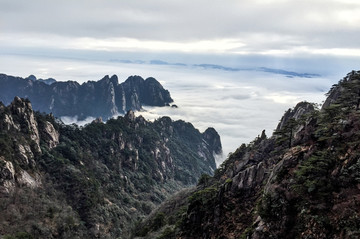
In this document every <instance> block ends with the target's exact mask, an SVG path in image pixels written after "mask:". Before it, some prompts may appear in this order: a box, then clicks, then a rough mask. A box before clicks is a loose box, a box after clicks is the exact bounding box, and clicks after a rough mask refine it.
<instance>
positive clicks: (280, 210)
mask: <svg viewBox="0 0 360 239" xmlns="http://www.w3.org/2000/svg"><path fill="white" fill-rule="evenodd" d="M359 92H360V72H351V73H350V74H349V75H348V76H347V77H345V78H344V79H343V80H341V81H340V82H339V84H338V85H335V86H334V88H332V89H331V90H330V92H329V94H328V95H329V98H328V99H327V101H326V102H328V103H327V106H324V107H323V108H322V109H321V110H317V109H314V107H313V104H309V103H306V102H301V103H299V104H298V105H296V106H295V107H294V108H293V109H289V110H288V111H287V112H286V113H285V115H284V116H283V117H282V119H281V121H280V123H279V125H278V127H277V130H276V131H275V134H274V135H273V136H272V137H270V138H267V137H266V136H265V134H264V132H263V134H261V136H260V137H257V138H256V139H255V140H254V141H252V142H251V143H250V144H248V145H245V144H243V145H241V146H240V147H239V148H238V149H237V150H236V151H235V152H234V153H232V154H231V155H230V156H229V157H228V159H227V160H225V161H224V163H223V164H222V165H221V166H220V167H219V168H218V169H217V170H216V171H215V174H214V177H209V176H203V177H201V179H200V180H199V182H198V185H197V187H196V188H194V189H193V190H194V191H188V192H184V194H185V195H184V194H182V196H181V202H182V203H180V204H179V205H177V204H175V203H174V204H173V205H174V206H173V207H172V208H171V209H169V207H168V204H169V203H168V202H165V203H164V204H163V205H162V206H160V207H159V208H158V209H157V210H156V213H154V214H152V215H151V216H150V217H149V218H147V219H146V220H145V221H144V222H143V223H141V224H140V225H139V227H138V230H136V232H135V233H134V234H135V236H136V237H137V238H151V237H159V238H182V239H184V238H253V239H262V238H264V239H265V238H359V237H360V230H359V225H360V214H359V212H360V180H359V176H360V174H359V172H360V170H359V169H360V160H359V154H358V152H359V150H360V135H359V133H358V132H359V129H360V118H359V110H360V109H359V103H360V94H359ZM175 198H179V197H178V196H175ZM170 200H173V199H170ZM171 202H174V201H171ZM160 216H161V217H160ZM159 218H161V221H160V222H161V223H159Z"/></svg>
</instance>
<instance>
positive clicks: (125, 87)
mask: <svg viewBox="0 0 360 239" xmlns="http://www.w3.org/2000/svg"><path fill="white" fill-rule="evenodd" d="M15 96H18V97H22V98H27V99H29V100H30V101H31V102H32V105H33V108H34V110H38V111H40V112H45V113H52V114H53V115H54V116H56V117H61V116H72V117H75V116H77V117H78V119H79V120H82V119H85V118H86V117H89V116H91V117H95V118H97V117H102V118H104V119H108V118H109V117H111V116H113V115H115V114H119V113H120V114H125V113H126V112H127V111H128V110H140V109H141V107H142V105H150V106H165V105H169V103H171V102H173V100H172V99H171V97H170V93H169V91H167V90H165V89H164V88H163V87H162V85H161V84H160V83H159V82H158V81H157V80H156V79H154V78H152V77H150V78H147V79H146V80H144V79H143V78H141V77H140V76H131V77H129V78H128V79H127V80H126V81H125V82H123V83H121V84H119V82H118V77H117V76H116V75H113V76H112V77H109V76H105V77H104V78H103V79H101V80H99V81H88V82H86V83H83V84H82V85H80V84H79V83H77V82H74V81H67V82H56V81H55V80H54V79H51V78H50V79H47V80H42V79H36V77H35V76H29V77H28V78H25V79H23V78H20V77H13V76H8V75H5V74H0V101H2V102H3V103H4V104H5V105H7V104H10V103H11V101H12V100H13V98H14V97H15Z"/></svg>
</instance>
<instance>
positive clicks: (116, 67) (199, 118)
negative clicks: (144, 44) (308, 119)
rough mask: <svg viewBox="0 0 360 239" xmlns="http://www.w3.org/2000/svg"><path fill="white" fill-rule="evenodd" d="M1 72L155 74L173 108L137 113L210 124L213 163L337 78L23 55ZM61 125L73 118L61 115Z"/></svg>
mask: <svg viewBox="0 0 360 239" xmlns="http://www.w3.org/2000/svg"><path fill="white" fill-rule="evenodd" d="M0 65H2V69H0V70H1V72H2V73H5V74H9V75H15V76H21V77H27V76H28V75H30V74H34V75H35V76H36V77H38V78H43V79H46V78H50V77H51V78H55V79H56V80H58V81H67V80H73V81H78V82H79V83H83V82H86V81H89V80H92V81H96V80H99V79H101V78H102V77H104V75H110V76H111V75H113V74H116V75H118V77H119V82H122V81H125V80H126V79H127V77H128V76H130V75H140V76H142V77H143V78H147V77H154V78H156V79H157V80H158V81H159V82H160V83H161V84H162V85H163V86H164V88H165V89H168V90H169V91H170V93H171V96H172V98H173V99H174V104H176V105H177V106H178V108H173V107H149V106H144V111H142V112H138V113H137V114H138V115H143V116H144V117H145V118H147V119H149V120H153V119H156V118H159V117H161V116H165V115H166V116H170V117H171V118H172V119H173V120H177V119H182V120H185V121H188V122H191V123H192V124H193V125H194V126H195V127H196V128H198V129H199V130H200V131H201V132H203V131H204V130H206V128H207V127H214V128H215V129H216V130H217V131H218V132H219V134H220V136H221V140H222V145H223V151H224V155H223V157H222V158H221V159H219V160H218V162H217V163H218V164H219V163H221V161H222V160H223V159H224V158H225V157H226V156H227V155H228V153H229V152H233V151H235V150H236V148H237V147H239V146H240V145H241V144H242V143H249V142H251V141H252V140H253V139H254V138H255V137H256V136H258V135H259V134H261V131H262V130H263V129H265V130H266V134H267V135H268V136H271V134H272V132H273V130H274V129H275V128H276V126H277V124H278V122H279V120H280V119H281V116H282V115H283V114H284V112H285V111H286V110H287V109H288V108H291V107H294V106H295V105H296V103H298V102H300V101H304V100H306V101H309V102H315V103H321V102H322V101H323V100H324V99H325V96H324V94H325V93H326V92H327V91H328V90H329V88H330V87H331V85H332V84H334V83H337V81H338V80H339V78H338V76H326V77H321V76H318V77H315V78H302V77H288V76H286V75H282V74H274V73H270V72H261V71H252V70H249V71H247V70H241V71H224V70H221V69H207V68H201V67H195V66H193V65H187V66H185V65H152V64H132V63H131V64H130V63H121V62H113V61H85V60H77V59H53V58H41V57H36V58H35V57H31V56H29V57H24V56H21V57H20V56H6V57H5V56H0ZM62 120H63V121H64V122H65V123H67V124H71V123H80V124H85V123H87V121H83V122H78V121H77V119H76V117H72V118H71V117H63V118H62ZM89 120H92V119H89Z"/></svg>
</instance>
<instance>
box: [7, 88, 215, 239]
mask: <svg viewBox="0 0 360 239" xmlns="http://www.w3.org/2000/svg"><path fill="white" fill-rule="evenodd" d="M54 84H55V83H54ZM219 152H221V142H220V138H219V135H218V134H217V133H216V131H215V130H214V129H212V128H211V129H208V130H207V131H206V132H204V133H200V132H199V131H198V130H197V129H195V128H194V127H193V126H192V125H191V124H190V123H186V122H184V121H172V120H171V119H170V118H169V117H163V118H160V119H158V120H156V121H155V122H149V121H147V120H145V119H144V118H143V117H141V116H139V117H135V115H134V112H132V111H129V112H128V113H127V114H126V115H125V116H124V117H118V118H117V119H110V120H108V121H107V122H106V123H103V122H102V121H100V120H96V121H94V122H93V123H91V124H88V125H87V126H85V127H81V128H79V127H77V126H74V125H70V126H69V125H64V124H62V123H61V122H59V121H58V120H56V119H55V118H54V116H53V115H45V114H40V113H34V112H33V110H32V106H31V103H30V102H29V101H28V100H24V99H21V98H19V97H15V99H14V101H13V102H12V103H11V104H10V105H9V106H4V105H3V104H0V238H2V237H3V236H4V235H7V236H8V237H9V238H12V237H11V235H12V236H14V237H16V238H129V233H130V231H131V230H132V228H133V225H134V224H135V222H136V221H137V220H139V219H140V218H142V217H144V215H147V214H149V213H150V212H151V210H152V209H153V208H154V207H155V206H156V205H158V204H160V203H161V202H162V201H163V200H164V199H165V198H166V197H167V196H169V195H170V194H171V193H173V192H175V191H177V190H179V189H181V188H184V187H187V186H189V185H192V184H195V183H196V181H197V180H198V178H199V177H200V175H201V174H203V173H207V174H213V172H214V170H215V168H216V165H215V159H214V155H215V154H217V153H219Z"/></svg>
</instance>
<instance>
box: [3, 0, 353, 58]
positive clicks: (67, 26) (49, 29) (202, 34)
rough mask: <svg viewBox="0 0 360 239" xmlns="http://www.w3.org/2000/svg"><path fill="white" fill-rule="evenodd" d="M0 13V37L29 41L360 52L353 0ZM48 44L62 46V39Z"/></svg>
mask: <svg viewBox="0 0 360 239" xmlns="http://www.w3.org/2000/svg"><path fill="white" fill-rule="evenodd" d="M0 13H1V14H0V24H1V25H0V32H1V34H2V35H4V34H5V35H8V36H12V37H13V38H16V37H21V38H24V39H25V40H26V37H27V36H31V37H30V40H31V39H34V38H40V39H41V38H44V36H61V37H62V38H65V39H68V40H69V41H71V39H73V38H80V37H87V38H90V39H103V40H106V39H118V38H131V39H137V40H140V41H160V42H182V43H192V42H196V41H203V40H215V39H232V40H234V41H238V42H239V43H242V44H244V46H243V47H235V48H234V49H231V50H230V52H234V51H240V52H242V53H244V52H245V53H259V52H260V53H262V52H266V51H269V50H282V51H293V50H294V49H300V50H304V48H306V49H307V50H308V51H310V52H311V51H312V50H313V49H331V48H350V49H352V48H355V49H358V50H359V48H360V46H359V43H358V40H357V39H360V17H359V16H360V4H359V3H358V2H357V1H350V0H343V1H340V0H338V1H335V0H332V1H325V0H312V1H284V0H277V1H274V0H272V1H271V0H263V1H261V0H258V1H250V0H246V1H236V0H229V1H220V0H214V1H207V0H195V1H191V2H190V1H188V2H184V1H177V0H174V1H164V0H151V1H140V0H133V1H118V0H107V1H100V0H76V1H63V0H61V1H60V0H52V1H46V0H32V1H26V0H18V1H11V0H1V1H0ZM10 38H11V37H10ZM50 40H51V39H50ZM53 40H54V41H59V42H57V43H56V44H55V46H56V45H59V46H61V40H59V39H57V38H56V37H54V38H53ZM63 42H64V41H63ZM3 43H4V42H3ZM29 44H30V45H31V42H30V43H29ZM103 44H104V45H106V44H107V43H106V41H105V42H104V43H103ZM139 45H141V43H140V44H139ZM53 47H54V46H53ZM214 48H216V45H214ZM174 50H176V49H174ZM214 50H215V49H214Z"/></svg>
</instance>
